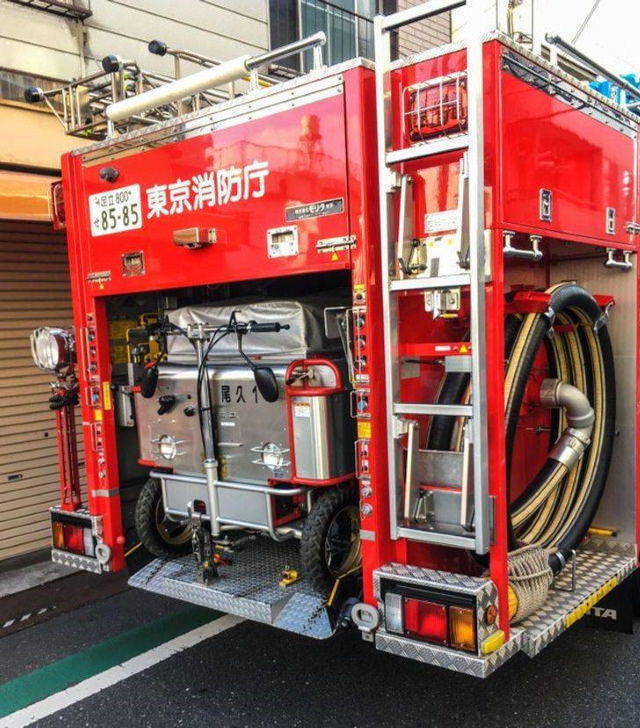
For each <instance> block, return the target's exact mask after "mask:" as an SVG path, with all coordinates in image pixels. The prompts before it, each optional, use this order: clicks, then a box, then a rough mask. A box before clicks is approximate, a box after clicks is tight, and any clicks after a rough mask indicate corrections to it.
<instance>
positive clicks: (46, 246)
mask: <svg viewBox="0 0 640 728" xmlns="http://www.w3.org/2000/svg"><path fill="white" fill-rule="evenodd" d="M71 323H72V316H71V297H70V291H69V266H68V262H67V250H66V241H65V236H64V235H63V234H61V233H56V232H55V231H54V230H53V229H52V227H51V225H50V224H48V223H31V222H29V223H27V222H3V221H0V332H1V333H0V560H2V559H7V558H9V557H12V556H19V555H22V554H26V553H29V552H31V551H37V550H38V549H42V548H47V547H48V546H49V544H50V539H49V510H48V509H49V506H52V505H55V504H56V503H57V502H58V500H59V499H58V462H57V451H56V430H55V416H54V414H53V413H52V412H51V411H50V410H49V408H48V405H47V399H48V397H49V382H50V381H51V377H50V376H49V375H48V374H46V373H43V372H41V371H40V370H38V369H36V367H35V366H34V365H33V361H32V359H31V351H30V348H29V334H30V333H31V331H32V330H33V329H34V328H36V327H37V326H44V325H54V326H55V325H60V326H69V325H70V324H71ZM78 414H79V412H78ZM78 429H80V428H78ZM81 437H82V435H81V432H78V438H79V446H80V448H81V447H82V443H81ZM79 452H80V453H81V452H82V450H81V449H80V450H79ZM81 458H82V455H81ZM81 475H82V480H83V491H84V490H85V484H84V472H83V471H82V470H81ZM83 495H84V493H83Z"/></svg>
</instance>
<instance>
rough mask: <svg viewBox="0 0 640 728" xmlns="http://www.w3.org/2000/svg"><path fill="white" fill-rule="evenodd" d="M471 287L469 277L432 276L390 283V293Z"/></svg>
mask: <svg viewBox="0 0 640 728" xmlns="http://www.w3.org/2000/svg"><path fill="white" fill-rule="evenodd" d="M469 285H471V276H470V275H469V274H468V273H460V274H458V275H454V276H434V277H432V278H404V279H403V280H401V281H391V283H390V284H389V290H391V291H427V290H432V289H434V288H458V287H459V286H469Z"/></svg>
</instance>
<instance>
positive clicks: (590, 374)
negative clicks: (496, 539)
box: [428, 283, 616, 621]
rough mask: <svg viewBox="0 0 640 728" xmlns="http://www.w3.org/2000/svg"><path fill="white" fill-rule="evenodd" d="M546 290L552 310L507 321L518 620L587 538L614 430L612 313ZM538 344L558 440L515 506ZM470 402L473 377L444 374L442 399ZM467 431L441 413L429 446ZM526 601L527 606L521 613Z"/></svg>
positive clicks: (575, 294) (579, 292)
mask: <svg viewBox="0 0 640 728" xmlns="http://www.w3.org/2000/svg"><path fill="white" fill-rule="evenodd" d="M547 294H548V295H549V305H548V308H547V310H546V311H545V312H543V313H527V314H524V315H509V316H508V317H507V319H506V321H505V360H506V368H505V425H506V465H507V487H508V494H509V502H510V503H511V508H510V510H509V513H508V514H507V523H508V532H509V552H510V555H509V565H510V568H509V574H510V585H511V588H512V589H513V591H514V592H515V595H516V596H517V597H518V601H519V603H520V606H519V608H518V609H517V612H516V615H515V620H516V621H519V620H520V619H523V618H524V617H525V616H527V614H530V613H532V612H533V611H535V609H537V608H539V607H540V606H541V604H542V603H543V602H544V597H545V596H546V589H548V586H549V584H550V583H551V581H552V579H553V577H554V576H555V575H557V574H558V573H560V571H561V570H562V569H563V567H564V566H565V564H566V563H567V562H568V561H569V560H570V559H571V557H572V552H573V550H574V549H575V548H576V547H577V546H578V545H579V544H580V542H581V541H582V539H583V538H584V536H585V535H586V533H587V530H588V528H589V525H590V524H591V521H592V520H593V517H594V516H595V513H596V510H597V508H598V505H599V503H600V498H601V496H602V492H603V489H604V485H605V482H606V478H607V473H608V470H609V463H610V461H611V453H612V448H613V438H614V434H615V406H616V393H615V373H614V362H613V352H612V348H611V341H610V338H609V332H608V327H607V320H606V316H603V313H602V309H601V307H600V305H599V304H598V303H597V301H596V300H595V299H594V298H593V296H592V295H591V294H590V293H589V292H588V291H586V290H585V289H584V288H582V287H581V286H579V285H577V284H575V283H560V284H557V285H555V286H552V287H551V288H549V289H548V290H547ZM540 347H544V348H545V350H546V355H547V360H548V368H549V373H550V376H549V377H547V378H546V379H545V380H544V381H543V382H542V383H541V385H540V392H539V401H540V405H541V406H546V407H552V408H558V409H557V411H556V413H555V414H554V416H553V417H552V425H551V436H552V442H553V443H554V444H553V446H552V448H551V450H550V452H549V453H548V455H547V458H546V460H545V462H544V464H543V465H542V467H541V468H540V469H539V470H538V472H537V473H536V474H535V476H534V477H533V478H532V479H531V480H530V482H528V483H527V484H526V487H525V488H524V490H523V491H522V493H521V494H520V495H518V497H517V498H515V499H513V500H512V498H511V493H512V465H513V463H512V459H513V452H514V447H515V444H516V435H517V427H518V422H519V418H520V412H521V407H522V404H523V398H524V395H525V391H526V389H527V386H528V384H529V382H530V377H531V375H532V369H533V365H534V360H535V359H536V356H537V355H538V352H539V350H540ZM470 397H471V385H470V377H469V375H468V374H465V373H455V374H448V375H447V376H446V377H445V380H444V383H443V386H442V388H441V391H440V396H439V402H440V403H443V404H444V403H446V404H455V403H460V402H465V401H469V399H470ZM461 431H462V427H461V426H460V422H459V421H458V423H455V422H453V421H452V418H449V417H442V416H439V417H434V418H433V422H432V425H431V430H430V433H429V445H428V446H429V448H430V449H435V450H459V449H461V447H462V441H461ZM541 554H542V556H541ZM545 564H546V566H545ZM533 582H535V585H534V586H535V588H532V583H533ZM532 593H535V594H537V598H532V596H531V594H532ZM525 603H526V604H527V605H528V606H527V608H526V609H523V607H524V606H525Z"/></svg>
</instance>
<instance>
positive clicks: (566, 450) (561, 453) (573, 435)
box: [549, 427, 591, 470]
mask: <svg viewBox="0 0 640 728" xmlns="http://www.w3.org/2000/svg"><path fill="white" fill-rule="evenodd" d="M590 442H591V439H590V438H589V437H586V436H585V434H584V433H583V432H581V431H580V430H575V429H574V428H572V427H567V429H566V430H565V431H564V432H563V433H562V435H561V436H560V437H559V439H558V440H557V442H556V444H555V445H554V446H553V447H552V448H551V452H550V453H549V457H550V458H551V460H557V461H558V462H559V463H562V464H563V465H564V466H565V467H566V468H567V470H571V469H572V468H573V467H574V466H575V465H576V464H577V463H578V462H579V461H580V459H581V458H582V456H583V455H584V451H585V450H586V449H587V447H588V446H589V443H590Z"/></svg>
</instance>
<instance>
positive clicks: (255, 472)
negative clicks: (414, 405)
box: [107, 273, 361, 603]
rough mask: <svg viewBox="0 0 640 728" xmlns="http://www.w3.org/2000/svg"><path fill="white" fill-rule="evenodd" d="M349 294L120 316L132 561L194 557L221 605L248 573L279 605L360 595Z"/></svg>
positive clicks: (247, 289) (236, 296) (151, 301)
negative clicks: (346, 588) (137, 554)
mask: <svg viewBox="0 0 640 728" xmlns="http://www.w3.org/2000/svg"><path fill="white" fill-rule="evenodd" d="M350 290H351V286H350V276H349V275H348V274H346V273H336V274H331V275H327V274H323V275H322V276H316V275H307V276H296V277H290V278H284V279H271V280H261V281H258V282H250V283H235V284H228V285H224V286H205V287H199V288H187V289H174V290H170V291H161V292H158V293H153V294H140V295H135V296H118V297H111V298H110V299H109V300H108V304H107V310H108V319H109V329H110V350H111V364H112V373H113V378H112V382H111V384H112V389H113V393H114V401H115V409H116V429H117V442H118V462H119V471H120V478H121V490H122V502H123V518H124V525H125V533H126V534H127V541H128V543H127V551H130V550H131V549H132V548H135V547H136V544H137V543H138V542H140V543H141V544H142V545H143V546H144V547H145V550H146V551H148V552H149V553H150V554H152V555H153V556H155V557H159V558H179V557H184V559H183V561H182V562H180V563H182V568H184V569H187V571H189V570H191V572H193V571H194V569H195V571H197V572H199V574H200V578H199V581H200V582H202V583H204V584H205V585H209V586H210V587H211V588H213V589H214V591H215V589H216V586H215V585H216V584H217V583H219V582H220V580H221V579H223V581H224V584H225V585H226V586H225V588H236V587H237V588H240V587H239V584H241V583H242V582H237V578H239V574H244V577H243V578H246V576H247V573H248V572H251V571H252V569H255V573H254V574H253V576H252V577H251V579H253V580H257V581H255V583H256V585H258V583H259V582H260V581H261V580H264V584H263V585H262V586H264V588H265V589H267V590H269V589H275V592H274V593H275V594H276V595H277V594H280V593H281V592H282V590H283V589H284V590H285V591H287V589H288V590H289V592H290V593H291V594H293V593H294V591H295V590H294V589H293V585H294V584H295V583H296V582H299V586H298V587H296V590H297V591H299V590H300V589H302V591H303V593H306V594H308V595H310V594H316V595H317V596H318V598H323V599H325V600H326V599H327V597H329V596H330V595H331V593H332V592H336V589H337V584H339V582H342V581H343V580H349V581H350V583H351V587H350V592H351V593H353V592H354V590H356V591H357V589H358V587H357V582H358V573H359V569H360V558H361V556H360V534H359V510H358V501H357V488H356V482H355V474H354V443H355V440H356V435H355V420H354V418H353V413H352V406H351V401H352V397H351V392H352V384H351V383H352V380H353V372H354V366H355V365H354V361H353V356H352V354H351V351H352V347H351V343H350V336H351V330H352V327H351V323H350V321H349V318H350V316H351V309H350ZM267 542H269V543H268V544H267ZM284 542H287V544H286V548H284V546H285V543H284ZM279 549H282V550H281V551H279ZM240 553H242V556H240V555H239V554H240ZM280 553H281V554H282V556H281V558H279V557H278V554H280ZM194 555H195V559H194ZM238 559H240V560H241V566H238V568H236V564H237V561H238ZM265 559H266V561H265ZM267 562H268V563H269V564H271V566H270V567H269V568H267V566H266V564H267ZM278 564H279V566H278V568H276V566H277V565H278ZM274 569H275V571H274ZM223 576H224V578H223ZM220 583H221V582H220ZM232 584H235V585H236V587H231V586H230V585H232ZM261 588H262V587H261ZM267 601H269V600H267ZM276 601H277V600H276ZM332 601H333V599H332ZM269 603H271V602H269Z"/></svg>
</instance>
